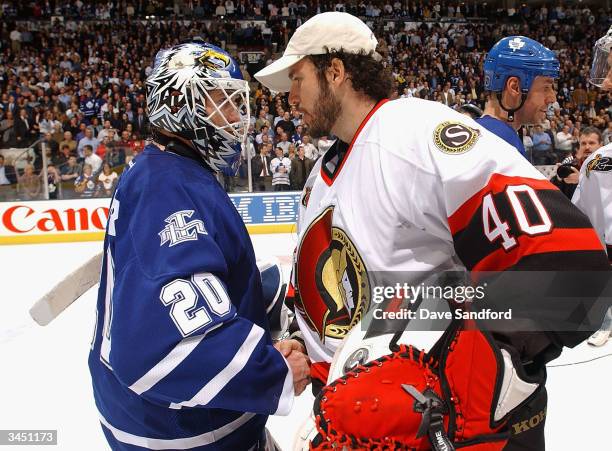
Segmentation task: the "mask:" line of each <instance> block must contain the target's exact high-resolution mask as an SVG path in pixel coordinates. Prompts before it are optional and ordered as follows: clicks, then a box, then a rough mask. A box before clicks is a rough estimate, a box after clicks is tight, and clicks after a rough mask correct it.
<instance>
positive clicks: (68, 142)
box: [59, 130, 77, 155]
mask: <svg viewBox="0 0 612 451" xmlns="http://www.w3.org/2000/svg"><path fill="white" fill-rule="evenodd" d="M63 137H64V139H63V140H62V141H60V143H59V148H60V150H61V149H62V148H63V147H64V146H67V147H68V150H69V151H70V153H73V154H75V155H76V149H77V142H76V141H75V140H74V139H72V132H71V131H69V130H68V131H65V132H64V135H63Z"/></svg>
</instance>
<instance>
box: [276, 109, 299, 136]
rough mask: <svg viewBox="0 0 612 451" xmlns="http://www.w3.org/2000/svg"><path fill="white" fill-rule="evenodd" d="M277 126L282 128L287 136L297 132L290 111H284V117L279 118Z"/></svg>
mask: <svg viewBox="0 0 612 451" xmlns="http://www.w3.org/2000/svg"><path fill="white" fill-rule="evenodd" d="M275 126H276V127H280V128H282V129H283V132H285V134H286V135H287V136H291V135H293V133H294V132H295V125H293V121H292V120H291V116H290V115H289V111H285V112H284V113H283V118H282V119H281V120H279V121H278V122H277V123H276V124H275Z"/></svg>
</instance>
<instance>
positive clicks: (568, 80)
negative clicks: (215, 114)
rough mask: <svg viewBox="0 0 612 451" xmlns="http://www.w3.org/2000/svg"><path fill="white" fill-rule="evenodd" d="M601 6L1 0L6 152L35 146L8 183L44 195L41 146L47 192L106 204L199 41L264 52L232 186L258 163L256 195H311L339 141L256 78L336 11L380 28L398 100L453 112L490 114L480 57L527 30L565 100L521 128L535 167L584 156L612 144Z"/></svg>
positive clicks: (605, 19) (1, 123)
mask: <svg viewBox="0 0 612 451" xmlns="http://www.w3.org/2000/svg"><path fill="white" fill-rule="evenodd" d="M597 8H599V7H591V8H589V7H588V6H585V5H582V4H581V3H576V4H574V5H567V4H566V2H561V1H559V2H555V3H549V4H547V5H542V6H526V5H523V6H521V7H520V8H519V9H517V10H504V9H501V8H498V7H497V6H493V2H491V4H487V3H476V2H470V1H468V2H465V3H464V2H455V1H432V2H429V1H411V0H407V1H400V0H397V1H385V0H383V1H367V2H366V1H346V2H326V1H305V0H300V1H288V2H287V1H266V0H235V1H233V0H227V1H226V0H212V1H203V0H202V1H197V0H193V1H183V2H180V1H142V0H139V1H91V2H89V1H88V2H85V1H81V0H76V1H60V0H57V1H32V2H21V1H2V2H0V15H1V16H2V24H1V25H0V36H1V39H0V141H1V142H0V148H3V149H6V148H11V147H16V148H25V147H27V146H30V145H32V143H34V142H36V145H35V146H34V158H33V159H32V160H31V161H29V162H28V164H26V165H25V166H23V167H20V168H18V169H17V170H15V169H14V168H13V163H15V165H16V162H11V161H6V166H4V163H5V162H4V161H1V162H0V163H2V164H0V186H1V185H8V184H14V181H15V180H14V179H17V182H18V183H17V185H18V192H17V193H16V195H17V196H18V197H19V198H21V199H32V198H40V196H41V194H42V192H43V190H42V188H41V186H42V181H41V180H42V176H40V175H39V174H40V173H41V169H42V158H41V156H42V152H43V150H42V149H43V148H44V149H45V152H47V155H48V157H49V163H50V166H49V170H48V173H47V184H48V186H49V190H48V191H49V196H50V197H71V196H82V197H92V196H107V195H109V194H110V193H111V192H112V189H113V187H114V184H115V183H116V180H117V174H120V172H121V169H122V168H123V166H124V165H125V164H126V163H127V162H129V160H130V159H132V158H134V157H135V156H136V155H138V153H139V152H141V151H142V149H143V147H144V145H145V140H146V138H147V136H148V124H147V119H146V114H145V89H144V80H145V79H146V77H147V75H148V74H149V73H150V71H151V70H152V67H151V65H152V62H153V59H154V55H155V53H156V52H157V51H158V50H159V49H160V48H163V47H167V46H170V45H173V44H176V43H179V42H183V41H185V40H187V39H189V38H192V37H195V36H199V37H201V38H202V39H204V40H206V41H209V42H212V43H214V44H217V45H219V46H222V47H224V48H227V49H228V50H229V51H230V52H231V53H233V54H235V55H236V57H237V58H238V57H239V52H243V51H244V52H252V53H253V52H254V53H255V54H257V55H259V56H260V58H259V59H257V58H256V59H255V60H248V61H246V60H245V61H244V65H243V72H244V74H245V77H246V78H247V79H249V80H250V81H251V86H252V96H251V97H252V99H251V100H252V102H253V105H252V108H251V111H252V114H253V116H252V126H251V129H250V133H249V139H248V143H247V145H246V146H245V148H244V150H243V153H242V164H241V166H240V170H239V176H238V177H237V178H235V179H227V178H226V180H225V185H226V189H228V190H231V189H235V188H239V189H245V187H246V185H247V183H246V182H247V180H246V177H247V175H246V174H247V166H248V165H249V164H248V162H249V160H250V166H251V169H252V175H253V177H252V182H253V187H254V189H255V190H277V191H283V190H289V189H301V187H302V186H303V185H304V182H305V180H306V177H307V176H308V173H309V172H310V169H311V168H312V166H313V164H314V162H315V161H316V160H317V159H318V158H319V157H320V156H321V155H322V154H323V153H324V152H325V151H326V150H327V149H328V148H329V147H330V146H331V144H332V143H333V137H322V138H320V139H313V137H311V136H309V135H308V130H307V127H306V126H305V124H303V123H302V119H301V116H300V114H299V112H298V111H296V110H295V108H294V107H293V106H291V105H289V104H288V102H287V97H286V95H281V94H276V93H271V92H269V91H268V90H267V89H264V88H262V87H261V85H259V84H258V83H257V82H256V81H255V80H254V79H252V78H251V77H252V75H253V73H254V72H255V71H257V70H258V69H259V68H261V67H263V66H264V65H266V64H267V63H269V62H270V61H271V60H272V59H273V58H274V57H275V53H278V52H282V50H283V49H284V46H285V45H286V43H287V41H288V38H289V37H290V36H291V34H292V33H293V30H294V29H295V28H296V27H297V26H299V25H300V24H301V23H303V22H304V21H305V20H306V19H307V18H308V17H310V16H311V15H313V14H316V13H317V12H322V11H328V10H334V9H336V10H343V11H347V12H351V13H353V14H355V15H358V16H361V17H363V18H365V20H366V21H367V22H368V24H369V25H370V26H371V27H372V29H373V30H374V32H375V34H376V36H377V37H378V38H379V41H380V47H379V52H380V53H381V54H382V55H383V56H384V58H385V59H386V63H387V67H388V68H389V69H390V70H391V71H392V73H393V75H394V78H395V80H396V91H395V93H394V97H419V98H423V99H429V100H433V101H438V102H442V103H444V104H446V105H448V106H449V107H451V108H459V107H460V106H462V105H464V104H467V103H472V104H474V105H477V106H479V107H483V106H484V102H485V100H486V95H487V94H486V93H485V92H484V90H483V70H482V65H483V59H484V56H485V54H486V52H487V50H488V49H489V48H490V47H491V46H492V45H493V44H494V43H495V42H496V41H497V40H498V39H500V38H501V37H504V36H508V35H512V34H520V35H525V36H529V37H531V38H533V39H536V40H538V41H540V42H542V43H543V44H545V45H546V46H548V47H549V48H551V49H552V50H554V51H555V52H556V53H557V54H558V56H559V59H560V62H561V78H560V80H559V82H558V90H557V102H556V103H555V104H553V105H551V107H550V109H549V112H548V119H547V121H546V122H545V123H544V124H542V126H540V127H529V128H523V129H521V130H520V131H519V133H520V134H521V136H522V138H523V142H524V144H525V147H526V148H527V150H528V153H529V158H530V160H531V161H532V162H533V163H534V164H537V165H543V164H555V163H557V162H560V161H562V160H564V159H565V158H566V157H568V155H572V154H573V153H575V152H576V151H577V150H578V147H579V137H580V133H581V130H582V129H584V128H585V127H589V126H593V127H596V128H598V129H599V130H600V131H601V132H602V133H603V136H602V139H603V143H604V144H607V143H608V142H609V141H610V139H612V111H611V110H610V107H611V105H612V102H611V97H610V95H609V94H606V93H600V92H599V91H598V90H597V89H594V88H592V87H591V86H589V85H588V83H587V78H588V71H589V68H590V62H591V49H592V47H593V43H594V42H595V40H596V39H597V38H598V37H599V36H601V35H603V34H605V32H606V31H607V28H608V26H609V23H610V17H611V16H610V11H607V10H604V9H601V8H600V9H597ZM407 126H409V124H407ZM43 144H44V145H43ZM2 168H9V169H6V171H4V170H3V169H2ZM10 168H13V169H10ZM5 172H6V173H11V174H12V176H11V177H10V178H9V177H8V176H5V175H4V173H5ZM113 174H114V175H113ZM0 196H1V193H0Z"/></svg>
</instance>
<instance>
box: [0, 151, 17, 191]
mask: <svg viewBox="0 0 612 451" xmlns="http://www.w3.org/2000/svg"><path fill="white" fill-rule="evenodd" d="M16 184H17V174H16V172H15V168H14V167H13V166H11V165H8V164H4V155H0V201H6V200H12V197H13V196H14V195H15V186H16Z"/></svg>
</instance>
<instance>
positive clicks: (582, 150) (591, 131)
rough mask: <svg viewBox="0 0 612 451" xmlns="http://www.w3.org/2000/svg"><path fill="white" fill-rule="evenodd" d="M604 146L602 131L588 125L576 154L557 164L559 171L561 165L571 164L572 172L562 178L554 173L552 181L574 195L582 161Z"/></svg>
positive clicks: (581, 135)
mask: <svg viewBox="0 0 612 451" xmlns="http://www.w3.org/2000/svg"><path fill="white" fill-rule="evenodd" d="M601 146H602V141H601V132H600V131H599V129H597V128H595V127H586V128H584V129H583V130H582V132H581V133H580V141H579V146H578V149H577V150H576V153H575V155H570V156H569V157H567V158H566V159H565V160H563V161H562V162H561V163H560V164H558V165H557V171H558V170H559V166H560V165H561V164H562V165H570V166H571V168H570V169H571V173H570V175H568V176H567V177H565V178H560V177H559V176H558V175H556V174H555V175H554V176H553V177H552V178H551V179H550V181H551V182H552V183H553V184H555V185H556V186H557V188H559V189H560V190H561V192H562V193H563V194H565V195H566V196H567V197H568V198H569V199H571V198H572V196H573V195H574V191H576V186H577V185H578V179H579V175H580V168H581V167H582V163H584V160H586V159H587V157H588V156H589V155H591V154H592V153H593V152H595V151H596V150H597V149H599V148H600V147H601Z"/></svg>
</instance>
